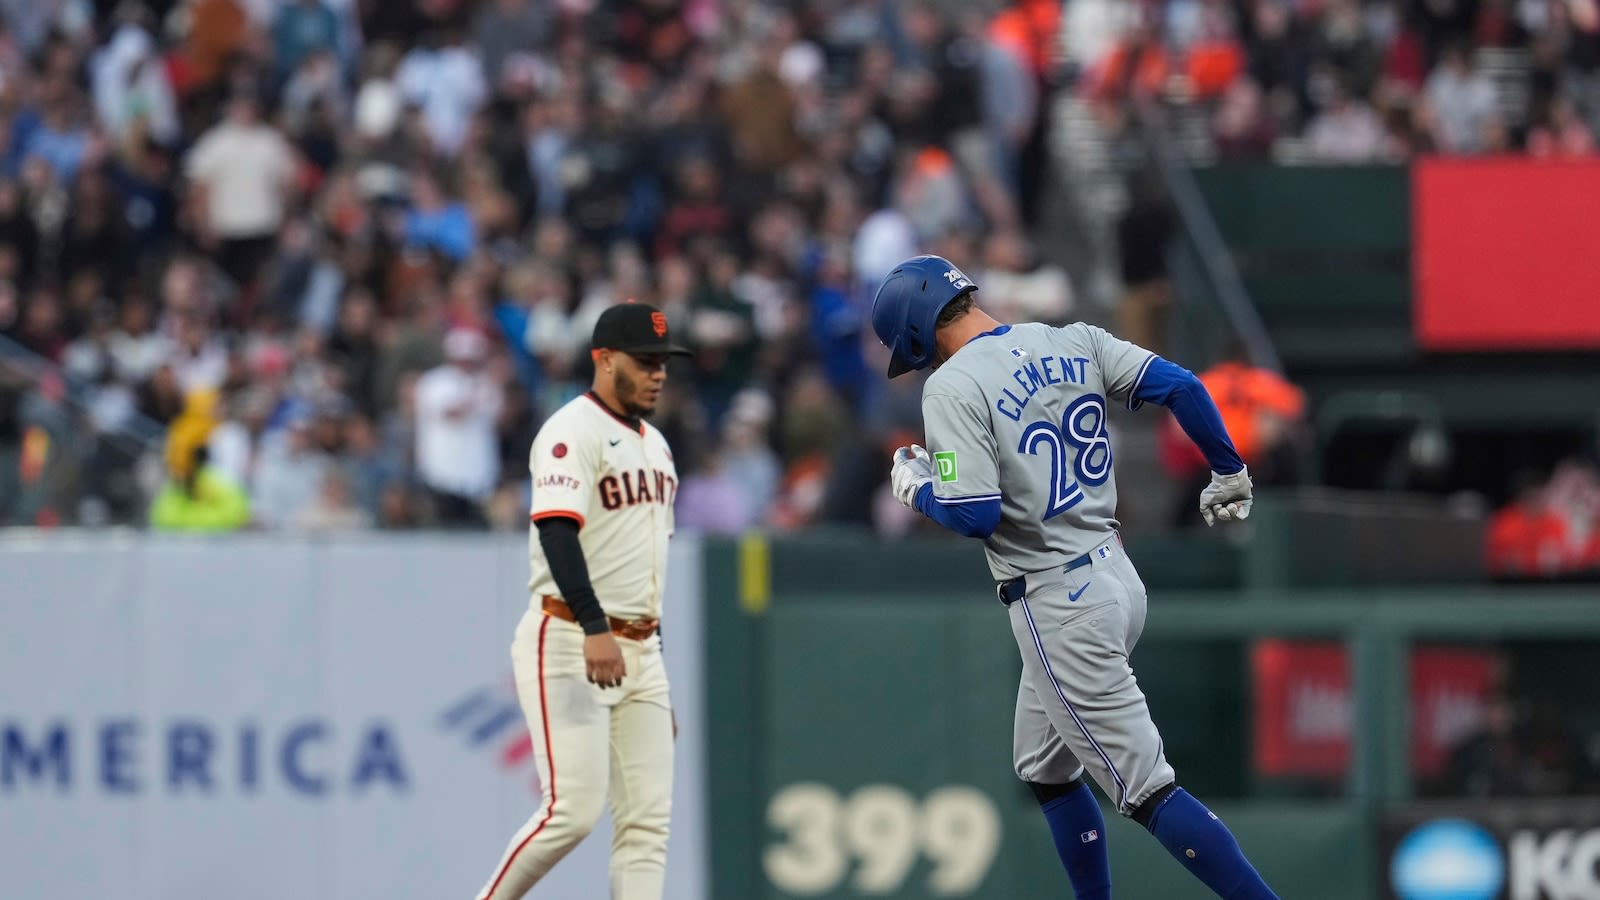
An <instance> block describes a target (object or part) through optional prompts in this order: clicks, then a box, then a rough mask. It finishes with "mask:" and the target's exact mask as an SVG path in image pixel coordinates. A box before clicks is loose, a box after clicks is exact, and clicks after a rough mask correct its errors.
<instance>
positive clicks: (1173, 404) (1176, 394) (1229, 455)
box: [1135, 357, 1244, 475]
mask: <svg viewBox="0 0 1600 900" xmlns="http://www.w3.org/2000/svg"><path fill="white" fill-rule="evenodd" d="M1135 398H1136V399H1139V400H1143V401H1144V402H1146V403H1159V404H1161V405H1162V406H1165V407H1166V408H1167V409H1170V410H1172V417H1173V418H1175V419H1177V420H1178V426H1179V427H1181V428H1182V429H1183V433H1184V434H1187V435H1188V436H1189V440H1191V441H1193V442H1194V445H1195V446H1196V447H1198V448H1199V449H1200V452H1201V453H1202V454H1204V455H1205V458H1206V462H1207V464H1209V465H1210V466H1211V471H1213V472H1216V473H1217V474H1218V475H1232V474H1233V473H1235V472H1237V471H1239V470H1240V469H1243V468H1244V460H1243V459H1240V458H1239V451H1238V450H1236V449H1235V448H1234V446H1233V439H1232V438H1230V437H1228V430H1227V429H1226V428H1225V427H1223V425H1222V413H1220V412H1218V411H1217V404H1216V403H1215V402H1214V401H1213V400H1212V399H1211V393H1210V392H1209V391H1207V390H1206V386H1205V385H1204V384H1201V383H1200V379H1198V378H1196V377H1195V375H1194V373H1193V372H1190V371H1189V370H1188V369H1185V368H1184V367H1182V366H1180V365H1176V364H1174V363H1171V362H1168V361H1167V360H1164V359H1162V358H1160V357H1156V359H1155V361H1154V362H1152V363H1151V364H1150V368H1149V370H1148V371H1147V372H1146V373H1145V376H1144V380H1143V381H1141V382H1140V383H1139V388H1138V390H1137V391H1136V392H1135Z"/></svg>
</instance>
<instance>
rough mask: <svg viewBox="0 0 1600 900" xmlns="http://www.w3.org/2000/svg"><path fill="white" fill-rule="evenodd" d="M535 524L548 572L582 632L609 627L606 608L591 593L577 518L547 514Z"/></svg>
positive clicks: (600, 632) (607, 629)
mask: <svg viewBox="0 0 1600 900" xmlns="http://www.w3.org/2000/svg"><path fill="white" fill-rule="evenodd" d="M536 524H537V527H538V529H539V546H540V547H541V548H543V549H544V558H545V561H546V562H548V563H549V564H550V574H551V575H552V576H554V577H555V580H556V587H557V588H559V589H560V590H561V599H562V600H565V601H566V603H567V607H568V608H569V609H571V610H572V615H573V616H574V617H575V618H577V620H578V624H579V625H582V626H583V633H584V634H605V633H606V632H608V631H610V630H611V625H610V623H608V622H607V621H606V611H605V610H604V609H602V608H601V606H600V598H599V597H596V596H595V595H594V585H592V584H590V583H589V564H588V563H587V562H585V561H584V558H583V545H582V544H580V543H578V521H577V520H576V519H572V518H568V517H567V516H550V517H548V518H544V519H540V520H539V521H538V522H537V523H536Z"/></svg>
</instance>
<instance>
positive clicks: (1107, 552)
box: [1100, 547, 1111, 559]
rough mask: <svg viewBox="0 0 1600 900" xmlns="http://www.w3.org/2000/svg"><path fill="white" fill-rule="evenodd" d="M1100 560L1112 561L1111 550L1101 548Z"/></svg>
mask: <svg viewBox="0 0 1600 900" xmlns="http://www.w3.org/2000/svg"><path fill="white" fill-rule="evenodd" d="M1100 558H1101V559H1110V558H1111V548H1110V547H1101V548H1100Z"/></svg>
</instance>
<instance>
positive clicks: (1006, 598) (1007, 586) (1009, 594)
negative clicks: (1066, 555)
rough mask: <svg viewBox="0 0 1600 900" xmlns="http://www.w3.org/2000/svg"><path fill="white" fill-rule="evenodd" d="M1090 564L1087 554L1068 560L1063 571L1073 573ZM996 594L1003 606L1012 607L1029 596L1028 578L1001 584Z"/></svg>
mask: <svg viewBox="0 0 1600 900" xmlns="http://www.w3.org/2000/svg"><path fill="white" fill-rule="evenodd" d="M1088 564H1089V554H1087V553H1085V554H1083V555H1082V556H1079V557H1075V558H1073V559H1069V560H1067V562H1066V564H1065V565H1063V566H1062V567H1061V571H1063V572H1071V571H1072V570H1073V569H1081V568H1083V567H1084V566H1087V565H1088ZM995 593H996V594H998V595H999V596H1000V602H1001V603H1002V604H1003V605H1005V606H1010V605H1011V604H1013V603H1015V602H1017V601H1018V600H1021V599H1022V598H1023V597H1026V596H1028V576H1026V575H1018V576H1017V577H1015V578H1013V579H1011V580H1010V581H1002V582H1000V583H999V584H998V585H996V586H995Z"/></svg>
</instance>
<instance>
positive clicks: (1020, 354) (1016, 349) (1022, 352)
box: [1011, 347, 1028, 359]
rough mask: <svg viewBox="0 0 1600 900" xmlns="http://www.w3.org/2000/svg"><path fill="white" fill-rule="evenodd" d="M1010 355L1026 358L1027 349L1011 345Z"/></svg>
mask: <svg viewBox="0 0 1600 900" xmlns="http://www.w3.org/2000/svg"><path fill="white" fill-rule="evenodd" d="M1011 355H1012V356H1015V357H1016V358H1017V359H1027V358H1028V351H1026V350H1024V349H1022V348H1021V347H1012V348H1011Z"/></svg>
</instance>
